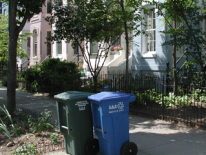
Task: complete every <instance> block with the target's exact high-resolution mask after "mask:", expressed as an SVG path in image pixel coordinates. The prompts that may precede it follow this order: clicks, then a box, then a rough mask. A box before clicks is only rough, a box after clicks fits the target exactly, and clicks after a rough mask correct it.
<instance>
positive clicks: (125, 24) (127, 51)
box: [121, 0, 129, 93]
mask: <svg viewBox="0 0 206 155" xmlns="http://www.w3.org/2000/svg"><path fill="white" fill-rule="evenodd" d="M121 7H122V14H123V16H124V14H125V11H124V1H123V0H121ZM123 20H124V29H125V39H126V72H125V74H126V75H125V76H126V77H125V92H126V93H128V81H129V77H128V76H129V73H128V72H129V71H128V68H129V60H128V59H129V39H128V29H127V19H126V18H125V17H124V19H123Z"/></svg>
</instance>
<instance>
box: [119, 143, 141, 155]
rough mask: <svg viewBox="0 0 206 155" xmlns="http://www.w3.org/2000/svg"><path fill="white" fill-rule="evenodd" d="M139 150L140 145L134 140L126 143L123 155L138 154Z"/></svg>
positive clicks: (122, 151) (122, 150) (123, 147)
mask: <svg viewBox="0 0 206 155" xmlns="http://www.w3.org/2000/svg"><path fill="white" fill-rule="evenodd" d="M137 152H138V147H137V145H136V144H135V143H133V142H127V143H125V144H124V145H123V146H122V148H121V155H136V154H137Z"/></svg>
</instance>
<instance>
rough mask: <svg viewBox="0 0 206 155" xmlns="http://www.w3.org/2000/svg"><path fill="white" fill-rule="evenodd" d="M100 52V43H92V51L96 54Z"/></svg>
mask: <svg viewBox="0 0 206 155" xmlns="http://www.w3.org/2000/svg"><path fill="white" fill-rule="evenodd" d="M97 52H98V43H97V42H94V43H90V53H91V54H94V53H97Z"/></svg>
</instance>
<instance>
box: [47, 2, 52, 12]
mask: <svg viewBox="0 0 206 155" xmlns="http://www.w3.org/2000/svg"><path fill="white" fill-rule="evenodd" d="M47 13H51V0H47Z"/></svg>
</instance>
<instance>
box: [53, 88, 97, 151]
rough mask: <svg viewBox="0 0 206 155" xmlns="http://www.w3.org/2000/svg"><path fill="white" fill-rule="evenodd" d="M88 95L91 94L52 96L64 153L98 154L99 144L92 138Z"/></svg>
mask: <svg viewBox="0 0 206 155" xmlns="http://www.w3.org/2000/svg"><path fill="white" fill-rule="evenodd" d="M90 95H92V93H88V92H80V91H67V92H64V93H61V94H58V95H55V96H54V98H55V99H56V100H57V112H58V121H59V128H60V131H61V132H62V134H63V135H64V146H65V151H66V153H69V154H72V155H95V154H97V153H98V152H99V142H98V140H97V139H95V138H93V123H92V113H91V107H90V103H89V100H88V99H87V97H88V96H90Z"/></svg>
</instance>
